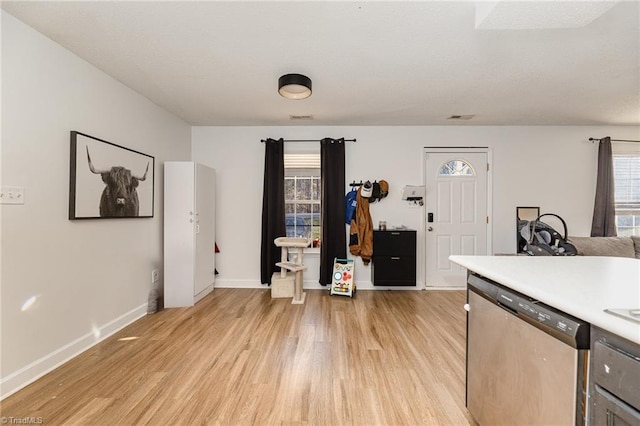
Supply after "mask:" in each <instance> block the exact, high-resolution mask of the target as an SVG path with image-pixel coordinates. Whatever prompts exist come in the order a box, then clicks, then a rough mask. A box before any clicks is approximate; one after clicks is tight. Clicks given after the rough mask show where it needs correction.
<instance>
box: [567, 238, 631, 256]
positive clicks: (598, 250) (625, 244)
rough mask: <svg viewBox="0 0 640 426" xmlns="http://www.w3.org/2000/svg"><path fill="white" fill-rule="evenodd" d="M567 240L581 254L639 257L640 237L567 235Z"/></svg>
mask: <svg viewBox="0 0 640 426" xmlns="http://www.w3.org/2000/svg"><path fill="white" fill-rule="evenodd" d="M568 240H569V242H570V243H571V244H573V245H574V246H575V247H576V249H577V250H578V254H579V255H582V256H611V257H631V258H634V257H635V258H636V259H640V237H636V236H634V237H569V238H568Z"/></svg>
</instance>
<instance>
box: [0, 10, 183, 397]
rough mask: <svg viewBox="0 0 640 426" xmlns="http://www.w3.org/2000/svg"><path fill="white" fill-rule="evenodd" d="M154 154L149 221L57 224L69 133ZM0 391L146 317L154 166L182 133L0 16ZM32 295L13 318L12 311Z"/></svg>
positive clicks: (155, 243)
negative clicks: (3, 198) (17, 193)
mask: <svg viewBox="0 0 640 426" xmlns="http://www.w3.org/2000/svg"><path fill="white" fill-rule="evenodd" d="M71 130H78V131H81V132H84V133H87V134H90V135H92V136H96V137H98V138H101V139H105V140H108V141H110V142H113V143H116V144H119V145H123V146H126V147H128V148H132V149H134V150H137V151H140V152H143V153H146V154H149V155H152V156H155V164H156V173H155V203H154V204H155V217H154V218H152V219H123V220H84V221H69V220H67V217H68V196H69V195H68V194H69V148H70V147H69V144H70V142H69V132H70V131H71ZM1 148H2V151H1V153H2V158H1V160H2V162H1V165H2V169H1V179H2V182H1V184H2V185H5V186H22V187H24V189H25V200H26V202H25V204H24V205H11V206H8V205H3V206H2V207H1V210H0V212H1V232H2V235H1V239H2V252H1V253H2V265H1V266H2V272H1V280H2V282H1V284H2V292H1V296H2V300H1V307H2V313H1V319H2V327H1V330H2V354H1V355H2V364H1V374H2V389H1V391H2V394H3V395H7V394H8V393H11V392H12V391H13V390H14V389H15V388H16V387H19V386H21V385H23V384H25V383H27V382H29V381H31V380H33V379H34V378H35V377H37V376H38V375H40V374H42V373H44V372H46V371H47V370H48V369H50V368H51V367H53V366H55V365H56V364H58V363H60V362H62V361H64V360H65V359H67V358H68V357H70V356H72V355H74V354H76V353H77V352H79V351H81V350H83V349H85V348H86V347H88V346H89V345H91V344H93V343H95V342H96V341H98V340H99V339H101V338H104V337H105V335H107V334H109V333H111V332H113V331H114V330H116V329H117V328H119V327H122V326H123V325H125V324H126V323H128V322H131V321H132V320H134V319H135V318H137V317H139V316H140V315H144V314H145V313H146V303H147V298H148V293H149V291H150V289H151V279H150V277H151V270H152V269H154V268H160V270H162V210H161V207H162V164H163V162H164V161H165V160H189V159H190V156H191V147H190V126H189V125H188V124H187V123H185V122H183V121H182V120H180V119H178V118H176V117H175V116H173V115H171V114H169V113H167V112H166V111H164V110H162V109H161V108H159V107H158V106H156V105H154V104H152V103H151V102H149V101H148V100H146V99H145V98H143V97H141V96H140V95H138V94H137V93H135V92H133V91H132V90H130V89H128V88H127V87H125V86H123V85H122V84H120V83H119V82H117V81H116V80H114V79H113V78H111V77H109V76H107V75H106V74H104V73H102V72H101V71H99V70H98V69H96V68H94V67H93V66H91V65H89V64H88V63H86V62H84V61H83V60H81V59H79V58H78V57H77V56H75V55H73V54H72V53H71V52H69V51H67V50H65V49H64V48H62V47H60V46H59V45H57V44H55V43H54V42H52V41H51V40H50V39H48V38H45V37H44V36H42V35H41V34H39V33H37V32H35V31H34V30H33V29H31V28H30V27H27V26H25V25H24V24H23V23H21V22H20V21H18V20H16V19H15V18H14V17H12V16H11V15H8V14H7V13H5V12H4V11H3V12H2V146H1ZM31 296H37V300H36V303H35V304H34V305H33V306H32V307H31V308H30V309H28V310H26V311H24V312H23V311H22V310H21V307H22V305H23V303H24V302H25V301H26V300H27V299H28V298H29V297H31Z"/></svg>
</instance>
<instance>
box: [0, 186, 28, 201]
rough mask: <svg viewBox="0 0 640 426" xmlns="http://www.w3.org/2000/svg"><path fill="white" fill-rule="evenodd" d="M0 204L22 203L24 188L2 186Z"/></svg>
mask: <svg viewBox="0 0 640 426" xmlns="http://www.w3.org/2000/svg"><path fill="white" fill-rule="evenodd" d="M0 204H24V188H23V187H21V186H3V187H2V188H0Z"/></svg>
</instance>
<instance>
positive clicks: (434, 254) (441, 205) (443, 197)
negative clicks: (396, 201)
mask: <svg viewBox="0 0 640 426" xmlns="http://www.w3.org/2000/svg"><path fill="white" fill-rule="evenodd" d="M487 165H488V152H487V150H486V149H473V150H471V149H468V148H467V149H453V148H452V149H447V150H443V149H438V150H435V149H434V150H433V151H432V150H430V149H429V148H425V163H424V167H425V186H426V196H425V222H426V223H425V240H426V241H425V256H426V262H425V265H426V273H425V275H426V276H425V286H426V287H427V288H434V287H435V288H447V287H456V288H462V287H464V286H465V282H466V270H465V269H464V268H462V267H460V266H458V265H456V264H453V263H451V262H450V261H449V256H450V255H485V254H487V253H488V252H489V246H490V241H489V240H490V237H489V226H488V222H489V216H488V205H489V202H488V194H489V193H488V170H487V169H488V166H487ZM430 214H432V217H431V216H430ZM430 220H432V221H430Z"/></svg>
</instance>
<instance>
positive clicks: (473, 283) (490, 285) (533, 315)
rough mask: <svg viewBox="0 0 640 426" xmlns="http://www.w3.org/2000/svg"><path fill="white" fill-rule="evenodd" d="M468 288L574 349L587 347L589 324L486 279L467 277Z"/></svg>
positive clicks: (474, 276)
mask: <svg viewBox="0 0 640 426" xmlns="http://www.w3.org/2000/svg"><path fill="white" fill-rule="evenodd" d="M467 281H468V285H469V288H470V289H471V290H473V291H475V292H477V293H479V294H480V295H482V296H483V297H484V298H485V299H487V300H489V301H492V302H493V303H496V304H497V305H498V306H501V307H502V308H503V309H506V310H508V311H510V312H511V313H512V314H514V315H517V316H519V317H521V318H522V319H524V320H525V321H527V322H528V323H530V324H532V325H533V326H535V327H538V328H541V329H543V330H544V331H546V332H548V333H550V334H552V335H554V336H555V337H556V338H558V339H560V340H562V341H564V342H565V343H567V344H569V345H571V346H572V347H574V348H577V349H588V348H589V335H590V333H589V331H590V324H589V323H587V322H584V321H582V320H580V319H578V318H575V317H573V316H571V315H569V314H566V313H564V312H561V311H558V310H557V309H554V308H552V307H550V306H547V305H545V304H543V303H541V302H539V301H537V300H534V299H532V298H530V297H528V296H525V295H524V294H520V293H518V292H516V291H514V290H511V289H507V288H506V287H504V286H502V285H500V284H498V283H495V282H493V281H491V280H489V279H487V278H484V277H480V276H476V275H469V277H468V280H467Z"/></svg>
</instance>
